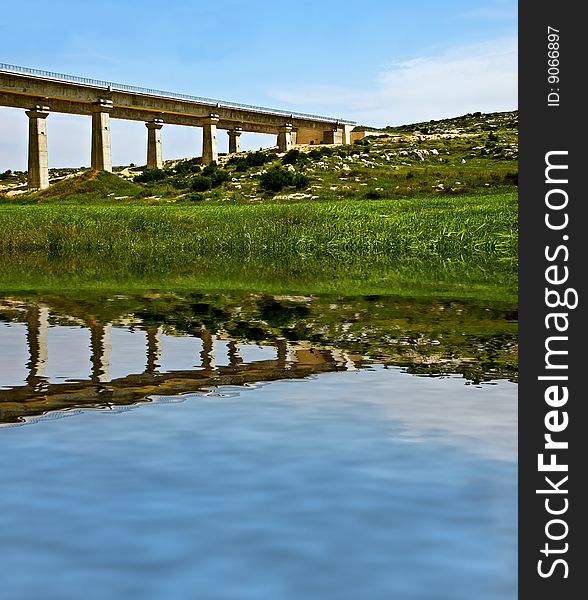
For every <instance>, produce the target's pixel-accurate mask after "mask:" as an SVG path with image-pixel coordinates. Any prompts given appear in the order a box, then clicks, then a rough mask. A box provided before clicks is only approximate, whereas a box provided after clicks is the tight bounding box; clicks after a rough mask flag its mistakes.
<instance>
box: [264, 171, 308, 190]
mask: <svg viewBox="0 0 588 600" xmlns="http://www.w3.org/2000/svg"><path fill="white" fill-rule="evenodd" d="M309 182H310V180H309V179H308V177H307V176H306V175H302V174H301V173H293V172H291V171H287V170H286V169H283V168H282V167H272V168H271V169H268V170H267V171H266V172H265V173H264V174H263V175H262V176H261V179H260V186H261V189H263V190H266V191H268V192H279V191H280V190H282V189H284V188H285V187H295V188H296V189H297V190H301V189H304V188H305V187H307V186H308V184H309Z"/></svg>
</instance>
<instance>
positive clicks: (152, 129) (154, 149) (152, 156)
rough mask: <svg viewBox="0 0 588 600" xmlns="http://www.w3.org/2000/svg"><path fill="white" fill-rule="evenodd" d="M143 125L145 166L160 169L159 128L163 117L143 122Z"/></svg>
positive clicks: (161, 164)
mask: <svg viewBox="0 0 588 600" xmlns="http://www.w3.org/2000/svg"><path fill="white" fill-rule="evenodd" d="M145 127H147V168H148V169H162V168H163V154H162V151H161V128H162V127H163V119H154V120H153V121H151V122H150V123H145Z"/></svg>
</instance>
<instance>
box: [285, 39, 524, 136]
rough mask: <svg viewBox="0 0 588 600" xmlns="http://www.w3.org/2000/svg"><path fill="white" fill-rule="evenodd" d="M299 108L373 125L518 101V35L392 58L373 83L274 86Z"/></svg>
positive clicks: (495, 107) (490, 108)
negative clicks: (431, 54)
mask: <svg viewBox="0 0 588 600" xmlns="http://www.w3.org/2000/svg"><path fill="white" fill-rule="evenodd" d="M274 97H275V98H276V99H277V100H279V101H280V102H281V103H282V104H284V103H285V104H286V105H290V106H292V105H296V106H297V107H298V110H305V111H309V112H315V113H317V112H318V111H319V110H320V111H322V112H323V113H324V114H327V115H332V116H335V117H347V118H351V119H355V120H357V121H358V122H360V123H362V124H369V125H374V126H382V125H390V124H401V123H411V122H416V121H423V120H429V119H438V118H442V117H450V116H457V115H461V114H465V113H467V112H475V111H482V112H492V111H500V110H513V109H515V108H516V107H517V41H516V38H515V37H510V38H506V39H501V40H495V41H492V42H484V43H479V44H475V45H470V46H461V47H456V48H452V49H450V50H448V51H446V52H445V53H443V54H441V55H439V56H434V57H415V58H413V59H411V60H406V61H402V62H396V63H391V64H389V65H387V66H386V67H383V68H382V69H381V70H380V72H379V73H377V75H376V76H375V77H374V80H373V84H372V85H371V86H370V87H369V88H366V87H364V88H354V87H353V85H352V84H351V85H347V86H341V87H330V86H325V87H323V88H316V87H315V88H314V89H313V88H309V89H302V88H299V89H298V90H293V89H286V90H281V91H278V92H274Z"/></svg>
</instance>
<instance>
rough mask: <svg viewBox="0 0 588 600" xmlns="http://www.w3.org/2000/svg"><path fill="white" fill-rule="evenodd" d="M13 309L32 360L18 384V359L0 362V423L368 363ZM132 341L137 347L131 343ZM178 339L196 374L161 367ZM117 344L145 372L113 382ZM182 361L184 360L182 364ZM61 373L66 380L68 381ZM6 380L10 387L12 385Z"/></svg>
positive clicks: (314, 348)
mask: <svg viewBox="0 0 588 600" xmlns="http://www.w3.org/2000/svg"><path fill="white" fill-rule="evenodd" d="M12 308H13V309H14V310H16V312H17V313H18V315H19V318H18V319H15V320H14V321H13V322H11V323H0V328H3V329H4V330H5V331H6V330H7V329H8V328H16V329H17V331H14V332H13V335H12V336H11V338H14V337H15V335H14V334H16V335H17V336H21V337H24V338H26V347H27V354H28V357H27V360H26V370H25V371H24V372H23V377H22V379H21V381H20V382H15V375H14V370H12V372H11V373H7V372H5V371H4V369H5V368H6V365H8V368H10V364H11V362H14V356H13V360H12V361H4V360H1V359H0V423H15V422H19V421H23V420H25V419H26V418H27V417H35V416H39V415H44V414H46V413H48V412H52V411H62V410H68V409H72V408H84V407H86V408H109V407H113V406H124V405H131V404H134V403H138V402H143V401H149V397H150V396H156V395H173V394H182V393H189V392H197V391H199V390H203V391H204V390H207V389H210V388H211V387H214V386H219V385H244V384H248V383H253V382H262V381H274V380H279V379H297V378H304V377H308V376H310V375H313V374H318V373H324V372H330V371H346V370H354V369H356V368H357V367H358V366H360V365H361V362H362V358H361V356H358V355H349V354H347V353H345V352H343V351H341V350H338V349H335V348H331V347H322V346H320V345H316V344H310V343H307V342H290V341H287V340H286V339H283V338H282V339H272V340H267V341H264V342H263V343H262V344H261V345H252V344H247V343H243V342H241V341H239V340H236V339H233V338H231V337H230V336H229V335H227V334H223V333H219V334H213V333H212V332H211V331H209V330H207V329H206V328H205V327H204V326H202V327H200V328H198V329H197V330H196V331H195V332H194V334H193V335H192V336H187V335H186V334H183V333H182V334H177V333H176V332H174V331H173V330H171V329H170V328H169V327H168V326H162V325H147V324H140V323H139V324H135V323H133V324H125V323H99V322H92V323H90V324H89V325H86V324H84V325H80V324H76V326H75V327H72V326H71V324H66V325H64V324H61V323H58V324H53V323H51V316H52V315H51V311H50V309H49V308H47V307H46V306H42V305H37V304H19V305H18V306H12ZM21 329H22V330H23V331H22V334H21V332H20V330H21ZM80 330H82V331H83V332H84V334H85V344H86V346H87V348H88V349H89V364H88V365H87V368H88V371H87V373H86V374H85V375H82V376H81V377H80V376H79V375H80V373H79V372H78V373H76V369H75V365H73V364H72V365H71V366H70V364H68V362H69V361H71V358H72V357H75V358H76V359H77V360H75V362H76V363H79V362H80V359H83V357H82V354H83V353H82V352H81V351H80V350H81V347H79V344H80ZM50 332H51V333H50ZM53 332H54V333H55V334H60V335H59V339H60V343H59V346H58V347H55V348H53V349H52V348H51V343H50V337H51V335H52V334H53ZM137 332H142V334H143V339H142V342H143V348H142V350H141V348H140V347H138V344H137V342H136V339H137V337H138V336H137V335H136V333H137ZM115 333H116V336H115V335H114V334H115ZM56 337H57V335H56ZM114 337H116V338H117V339H116V340H114V339H113V338H114ZM131 339H132V342H133V343H129V341H130V340H131ZM174 339H175V340H178V339H183V340H184V343H182V344H180V345H179V348H176V349H175V357H174V360H173V363H174V364H177V363H178V362H180V363H184V364H185V363H186V359H187V358H188V359H189V361H192V359H193V361H194V364H193V365H192V366H191V367H190V368H187V369H164V368H163V367H162V365H163V364H164V362H165V358H166V350H165V345H166V344H165V343H164V342H165V341H168V342H171V341H172V340H174ZM117 342H121V345H122V351H123V353H124V354H123V355H124V360H123V361H122V362H123V364H124V365H128V364H129V362H134V363H137V359H138V358H140V360H141V361H142V362H143V363H144V369H143V370H142V371H138V372H126V373H124V374H121V375H118V373H117V374H116V375H115V374H114V372H113V367H114V366H115V364H114V363H113V351H116V349H117V348H116V346H117ZM170 346H173V344H171V343H170ZM13 348H14V341H10V342H9V343H8V345H3V344H2V336H1V335H0V353H4V352H5V353H6V355H7V356H8V355H9V354H12V353H13V352H14V350H13ZM178 350H179V353H178ZM141 351H142V352H143V355H142V356H141ZM191 353H192V355H191V356H190V354H191ZM244 355H246V357H247V358H246V359H245V358H244ZM268 355H270V356H271V357H268ZM178 357H181V360H180V361H178V360H177V359H178ZM129 359H134V360H132V361H131V360H129ZM50 363H58V364H59V372H60V374H61V376H60V377H52V376H50V374H48V366H49V364H50ZM78 371H79V369H78ZM118 371H120V368H118ZM63 373H67V375H66V376H63V375H62V374H63ZM76 375H78V376H77V377H76ZM7 380H9V381H10V384H9V385H6V381H7Z"/></svg>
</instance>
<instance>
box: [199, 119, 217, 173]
mask: <svg viewBox="0 0 588 600" xmlns="http://www.w3.org/2000/svg"><path fill="white" fill-rule="evenodd" d="M218 121H219V117H218V115H216V114H214V113H211V114H210V116H209V117H207V118H206V119H204V120H203V121H202V164H203V165H208V164H210V163H211V162H216V161H218V149H217V146H216V124H217V123H218Z"/></svg>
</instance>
